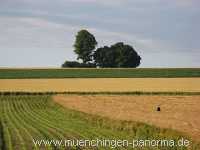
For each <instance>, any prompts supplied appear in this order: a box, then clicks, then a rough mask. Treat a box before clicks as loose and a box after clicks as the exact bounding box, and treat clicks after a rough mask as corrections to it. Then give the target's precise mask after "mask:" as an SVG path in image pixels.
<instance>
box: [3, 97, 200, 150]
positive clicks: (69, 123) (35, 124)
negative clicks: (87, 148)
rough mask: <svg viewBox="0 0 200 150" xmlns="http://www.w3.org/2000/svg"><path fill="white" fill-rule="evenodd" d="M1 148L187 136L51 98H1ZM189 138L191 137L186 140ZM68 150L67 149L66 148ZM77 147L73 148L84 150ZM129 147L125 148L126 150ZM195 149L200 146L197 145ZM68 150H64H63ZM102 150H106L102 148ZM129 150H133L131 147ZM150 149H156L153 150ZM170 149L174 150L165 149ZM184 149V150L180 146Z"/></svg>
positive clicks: (16, 149)
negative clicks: (68, 141) (37, 143)
mask: <svg viewBox="0 0 200 150" xmlns="http://www.w3.org/2000/svg"><path fill="white" fill-rule="evenodd" d="M0 127H1V130H0V131H1V134H0V146H1V149H9V150H12V149H13V150H18V149H20V150H23V149H24V150H25V149H56V148H58V147H56V146H55V145H54V144H49V145H48V144H47V145H46V147H44V144H41V146H40V147H39V146H34V143H33V139H34V140H41V139H43V140H52V139H54V140H55V139H57V140H58V139H93V138H99V139H104V138H105V139H128V140H132V139H133V138H141V139H155V138H156V139H160V138H165V139H174V140H175V141H177V140H178V139H180V138H181V137H182V136H181V135H183V134H181V133H179V132H176V131H173V130H171V129H160V128H157V127H154V126H149V125H146V124H144V123H136V122H131V121H116V120H110V119H108V118H105V117H99V116H94V115H92V116H91V115H88V114H85V113H81V112H78V111H73V110H71V109H64V108H63V107H61V106H60V105H58V104H56V103H54V102H53V101H52V99H51V97H49V96H1V97H0ZM185 138H187V137H185ZM65 148H66V147H65ZM80 148H81V147H74V148H73V149H80ZM126 148H128V147H121V148H120V149H126ZM190 148H191V149H196V150H198V149H199V148H200V147H199V145H198V144H197V143H195V142H193V143H192V145H191V147H190ZM59 149H64V147H63V148H62V147H59ZM99 149H105V148H103V147H101V148H100V147H99ZM129 149H132V148H131V147H129ZM148 149H152V150H153V149H155V148H150V147H148ZM164 149H166V150H168V149H169V150H171V149H173V148H172V147H165V148H164ZM176 149H184V147H176Z"/></svg>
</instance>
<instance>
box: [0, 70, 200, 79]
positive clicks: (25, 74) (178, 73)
mask: <svg viewBox="0 0 200 150" xmlns="http://www.w3.org/2000/svg"><path fill="white" fill-rule="evenodd" d="M175 77H181V78H182V77H200V69H199V68H174V69H173V68H171V69H151V68H149V69H147V68H146V69H145V68H140V69H129V68H128V69H80V68H77V69H44V68H43V69H39V68H38V69H3V68H2V69H0V79H24V78H175Z"/></svg>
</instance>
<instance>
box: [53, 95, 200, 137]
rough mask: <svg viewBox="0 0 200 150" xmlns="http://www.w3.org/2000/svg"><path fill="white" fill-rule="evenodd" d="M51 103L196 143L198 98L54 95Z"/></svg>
mask: <svg viewBox="0 0 200 150" xmlns="http://www.w3.org/2000/svg"><path fill="white" fill-rule="evenodd" d="M54 101H55V102H57V103H59V104H61V105H63V106H65V107H67V108H70V109H73V110H78V111H81V112H85V113H88V114H95V115H100V116H106V117H109V118H112V119H116V120H131V121H139V122H145V123H148V124H151V125H155V126H158V127H162V128H172V129H175V130H178V131H181V132H183V133H186V134H187V135H189V136H191V137H192V138H193V139H194V140H198V141H200V119H199V114H200V107H199V106H200V96H119V95H118V96H113V95H112V96H105V95H99V96H72V95H71V96H64V95H58V96H54ZM157 106H160V108H161V111H160V112H158V111H157V110H156V109H157Z"/></svg>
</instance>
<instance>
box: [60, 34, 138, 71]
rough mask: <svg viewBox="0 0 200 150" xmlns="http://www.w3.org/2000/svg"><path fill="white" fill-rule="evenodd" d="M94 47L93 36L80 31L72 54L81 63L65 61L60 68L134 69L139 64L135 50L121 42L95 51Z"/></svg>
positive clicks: (95, 43)
mask: <svg viewBox="0 0 200 150" xmlns="http://www.w3.org/2000/svg"><path fill="white" fill-rule="evenodd" d="M96 46H97V41H96V39H95V37H94V35H92V34H91V33H90V32H88V31H87V30H80V31H79V32H78V33H77V35H76V40H75V43H74V48H75V49H74V52H75V53H76V54H77V59H81V60H82V63H80V62H77V61H65V62H64V64H62V67H72V68H77V67H86V68H90V67H94V68H95V67H100V68H136V67H138V66H139V65H140V63H141V57H140V56H139V55H138V53H137V52H136V51H135V49H134V48H133V47H132V46H130V45H127V44H124V43H123V42H118V43H116V44H114V45H111V46H110V47H109V46H104V47H100V48H98V49H96V50H95V48H96Z"/></svg>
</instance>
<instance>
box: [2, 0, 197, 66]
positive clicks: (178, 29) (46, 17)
mask: <svg viewBox="0 0 200 150" xmlns="http://www.w3.org/2000/svg"><path fill="white" fill-rule="evenodd" d="M199 8H200V1H199V0H0V52H1V54H0V67H60V65H61V64H62V63H63V62H64V61H65V60H67V59H68V60H75V59H76V56H75V54H74V53H73V43H74V40H75V35H76V33H77V32H78V31H79V30H81V29H88V30H89V31H90V32H91V33H93V34H94V35H95V37H96V39H97V41H98V47H100V46H104V45H111V44H114V43H116V42H121V41H122V42H125V43H126V44H130V45H132V46H133V47H134V48H135V49H136V51H137V52H138V53H139V55H141V57H142V64H141V66H140V67H200V61H199V60H200V59H199V58H200V29H199V27H200V19H199V18H200V9H199Z"/></svg>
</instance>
